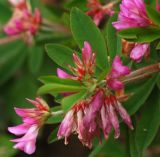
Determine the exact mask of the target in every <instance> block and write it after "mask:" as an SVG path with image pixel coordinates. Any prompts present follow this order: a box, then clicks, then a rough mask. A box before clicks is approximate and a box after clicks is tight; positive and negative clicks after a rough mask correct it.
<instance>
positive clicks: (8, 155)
mask: <svg viewBox="0 0 160 157" xmlns="http://www.w3.org/2000/svg"><path fill="white" fill-rule="evenodd" d="M0 138H1V140H0V156H1V157H2V156H5V157H12V156H15V154H16V153H17V150H15V149H13V143H12V142H10V141H9V140H10V139H11V137H9V136H8V135H4V134H1V136H0Z"/></svg>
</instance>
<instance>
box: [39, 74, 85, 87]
mask: <svg viewBox="0 0 160 157" xmlns="http://www.w3.org/2000/svg"><path fill="white" fill-rule="evenodd" d="M39 80H40V81H41V82H42V83H44V84H50V83H57V84H64V85H75V86H81V85H82V84H81V83H80V82H78V81H76V80H72V79H62V78H59V77H57V76H51V75H50V76H42V77H40V78H39Z"/></svg>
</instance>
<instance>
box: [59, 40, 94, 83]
mask: <svg viewBox="0 0 160 157" xmlns="http://www.w3.org/2000/svg"><path fill="white" fill-rule="evenodd" d="M95 59H96V56H95V53H93V52H92V48H91V46H90V44H89V43H88V42H87V41H85V42H84V47H83V48H82V59H80V58H79V56H78V55H77V54H76V53H73V61H74V64H75V67H71V66H69V67H70V69H71V71H72V73H73V75H70V74H68V73H66V72H65V71H63V70H62V69H57V75H58V77H60V78H70V79H74V80H79V81H82V80H85V79H88V78H90V77H91V76H92V75H93V74H94V68H95Z"/></svg>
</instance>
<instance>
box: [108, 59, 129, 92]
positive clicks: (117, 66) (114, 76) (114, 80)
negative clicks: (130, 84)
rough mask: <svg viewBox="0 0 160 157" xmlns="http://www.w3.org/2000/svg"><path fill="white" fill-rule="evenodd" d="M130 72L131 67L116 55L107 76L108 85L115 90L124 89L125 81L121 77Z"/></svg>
mask: <svg viewBox="0 0 160 157" xmlns="http://www.w3.org/2000/svg"><path fill="white" fill-rule="evenodd" d="M129 73H130V69H129V68H128V67H127V66H124V65H123V64H122V61H121V59H120V57H119V56H116V57H115V58H114V60H113V63H112V68H111V71H110V73H109V74H108V75H107V77H106V81H107V85H108V87H109V88H111V89H113V90H119V89H123V83H122V82H121V81H120V80H119V79H120V78H121V77H123V76H126V75H128V74H129Z"/></svg>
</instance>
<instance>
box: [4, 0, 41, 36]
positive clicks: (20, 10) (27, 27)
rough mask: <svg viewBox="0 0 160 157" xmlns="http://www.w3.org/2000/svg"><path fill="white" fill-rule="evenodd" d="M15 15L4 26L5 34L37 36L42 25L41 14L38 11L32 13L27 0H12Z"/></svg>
mask: <svg viewBox="0 0 160 157" xmlns="http://www.w3.org/2000/svg"><path fill="white" fill-rule="evenodd" d="M10 3H11V4H12V6H13V15H12V17H11V19H10V20H9V22H8V23H7V24H6V25H5V26H4V32H5V33H6V34H7V35H9V36H12V35H17V34H21V33H26V34H31V35H35V34H36V32H37V31H38V29H39V26H40V23H41V13H40V11H39V10H38V9H35V12H34V13H32V12H31V10H30V8H29V7H28V5H27V1H26V0H10Z"/></svg>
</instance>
